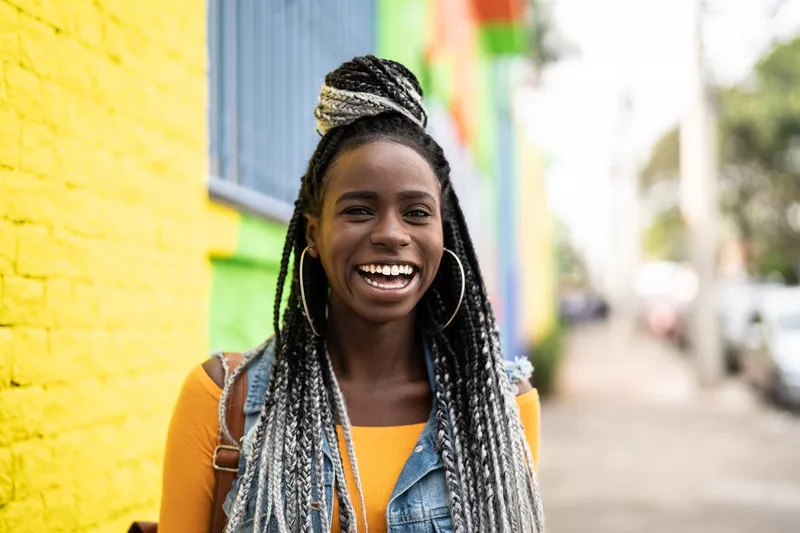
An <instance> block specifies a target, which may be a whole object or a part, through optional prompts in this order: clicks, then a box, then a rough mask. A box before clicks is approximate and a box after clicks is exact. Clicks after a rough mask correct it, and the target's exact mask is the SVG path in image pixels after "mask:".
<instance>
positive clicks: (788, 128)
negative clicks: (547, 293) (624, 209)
mask: <svg viewBox="0 0 800 533" xmlns="http://www.w3.org/2000/svg"><path fill="white" fill-rule="evenodd" d="M718 99H719V104H720V105H719V109H720V113H719V120H718V128H719V139H720V147H719V148H720V183H719V185H720V208H721V210H722V213H723V215H724V216H725V217H727V219H728V220H729V221H730V222H731V223H732V225H733V226H734V227H735V228H736V230H737V233H738V235H739V237H740V238H741V239H742V240H743V241H744V243H745V244H746V246H747V248H748V250H749V251H750V258H749V259H750V265H749V266H750V270H751V271H752V273H754V274H767V273H770V272H775V271H778V272H781V273H783V274H784V275H785V276H787V277H788V278H789V279H791V278H793V277H794V276H793V275H792V271H793V269H792V266H791V265H793V264H796V262H797V260H798V258H800V232H798V231H796V230H795V229H794V228H792V227H791V225H790V224H789V221H788V218H787V216H786V213H787V212H788V210H789V208H790V207H791V206H792V205H793V204H794V203H798V202H800V38H798V39H795V40H793V41H791V42H789V43H786V44H783V45H780V46H777V47H775V48H774V49H773V50H772V51H771V52H770V53H768V54H767V55H766V56H765V57H764V58H762V59H761V61H759V63H758V64H757V65H756V67H755V69H754V71H753V74H752V76H751V79H750V80H748V82H747V83H745V84H743V85H742V86H740V87H733V88H724V89H720V90H719V91H718ZM679 162H680V135H679V131H678V129H677V128H675V129H673V130H671V131H669V132H668V133H667V134H665V135H664V136H663V137H662V138H661V140H660V141H659V142H658V143H657V144H656V146H655V147H654V149H653V153H652V155H651V158H650V161H649V162H648V164H647V165H646V167H645V169H644V170H643V172H642V180H641V181H642V185H643V187H644V188H645V189H646V188H649V187H652V186H653V184H655V183H657V182H658V181H660V180H665V179H666V180H673V179H677V177H678V169H679V165H680V163H679ZM662 239H663V240H664V242H660V240H662ZM644 246H645V249H646V250H648V251H649V252H652V253H657V254H658V255H659V256H661V257H664V258H671V256H674V254H675V252H676V251H677V250H680V249H682V248H683V246H684V243H683V242H682V237H681V231H680V224H679V217H676V214H675V213H664V214H663V215H662V216H659V217H657V218H656V219H655V221H654V222H653V225H652V226H651V227H650V228H648V230H647V231H646V233H645V235H644Z"/></svg>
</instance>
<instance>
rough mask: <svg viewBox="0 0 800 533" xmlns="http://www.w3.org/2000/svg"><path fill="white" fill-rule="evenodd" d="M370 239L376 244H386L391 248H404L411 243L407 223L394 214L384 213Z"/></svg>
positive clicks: (373, 228)
mask: <svg viewBox="0 0 800 533" xmlns="http://www.w3.org/2000/svg"><path fill="white" fill-rule="evenodd" d="M369 240H370V242H371V243H372V244H373V245H375V246H384V247H386V248H390V249H394V248H403V247H404V246H408V245H409V244H410V243H411V237H410V236H409V234H408V231H406V227H405V223H404V222H403V220H402V219H400V218H399V217H398V216H397V215H394V214H391V215H384V216H381V217H380V218H379V219H378V221H377V222H376V223H375V225H374V226H373V227H372V232H371V233H370V236H369Z"/></svg>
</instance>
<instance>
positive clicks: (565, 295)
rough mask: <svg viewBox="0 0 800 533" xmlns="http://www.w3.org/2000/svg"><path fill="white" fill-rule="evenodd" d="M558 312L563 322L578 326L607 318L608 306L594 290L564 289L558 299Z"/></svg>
mask: <svg viewBox="0 0 800 533" xmlns="http://www.w3.org/2000/svg"><path fill="white" fill-rule="evenodd" d="M558 311H559V315H560V317H561V320H563V321H564V322H566V323H568V324H578V323H580V322H588V321H592V320H603V319H605V318H607V317H608V313H609V305H608V302H607V301H606V299H605V298H604V297H603V296H602V295H601V294H599V293H598V292H596V291H594V290H591V289H565V290H562V291H561V294H560V295H559V298H558Z"/></svg>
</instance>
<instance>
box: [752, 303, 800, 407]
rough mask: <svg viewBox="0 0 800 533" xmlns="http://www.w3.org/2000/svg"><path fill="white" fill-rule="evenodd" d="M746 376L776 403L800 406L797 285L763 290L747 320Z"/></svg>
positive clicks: (799, 339) (799, 322) (799, 332)
mask: <svg viewBox="0 0 800 533" xmlns="http://www.w3.org/2000/svg"><path fill="white" fill-rule="evenodd" d="M742 356H743V357H742V371H743V373H744V376H745V377H746V379H747V380H748V381H749V382H750V383H751V384H752V385H753V386H755V387H756V389H757V390H759V391H760V392H762V393H763V394H764V396H765V397H768V398H769V399H771V400H773V401H775V402H776V403H777V404H778V405H781V406H786V407H794V408H800V287H784V288H774V289H766V290H764V291H763V292H761V294H759V296H758V303H757V305H756V311H755V312H754V313H753V314H752V316H751V317H750V319H749V320H748V327H747V331H746V333H745V341H744V348H743V352H742Z"/></svg>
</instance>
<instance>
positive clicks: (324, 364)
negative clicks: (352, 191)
mask: <svg viewBox="0 0 800 533" xmlns="http://www.w3.org/2000/svg"><path fill="white" fill-rule="evenodd" d="M422 96H423V95H422V88H421V87H420V85H419V82H418V81H417V79H416V78H415V76H414V75H413V74H412V73H411V72H410V71H409V70H408V69H406V68H405V67H404V66H402V65H401V64H399V63H396V62H394V61H388V60H384V59H379V58H376V57H373V56H365V57H358V58H355V59H353V60H352V61H349V62H347V63H344V64H343V65H341V66H340V67H339V68H337V69H336V70H334V71H333V72H331V73H329V74H328V75H327V76H326V78H325V83H324V85H323V88H322V91H321V94H320V102H319V105H318V107H317V109H316V110H315V116H316V118H317V124H318V128H319V132H320V133H321V134H322V135H323V136H322V138H321V139H320V141H319V143H318V145H317V147H316V149H315V151H314V154H313V156H312V158H311V160H310V162H309V165H308V169H307V171H306V173H305V174H304V175H303V177H302V183H301V187H300V192H299V194H298V198H297V200H296V202H295V206H294V214H293V216H292V218H291V221H290V222H289V227H288V230H287V233H286V241H285V244H284V247H283V256H282V259H281V270H280V275H279V278H278V285H277V291H276V294H275V309H274V312H275V314H274V328H275V337H274V339H273V342H274V347H275V358H274V361H273V365H272V371H271V373H270V382H269V387H268V392H267V395H266V398H265V401H264V404H263V407H262V409H261V413H260V415H259V419H258V423H257V424H256V426H255V427H254V428H253V430H251V432H250V433H249V434H248V441H249V442H248V446H247V455H246V459H247V468H246V470H245V473H244V475H243V476H242V477H241V478H240V480H239V485H238V491H237V496H236V499H235V502H234V504H233V508H232V510H231V513H230V516H229V522H228V526H227V530H226V531H228V532H233V531H236V530H237V529H238V528H239V527H240V525H241V522H242V520H243V517H244V514H245V511H246V508H247V506H248V501H249V499H250V497H251V495H252V494H253V492H255V493H256V496H255V498H256V510H261V509H264V507H262V506H265V508H266V513H265V514H264V515H263V516H261V515H260V511H257V518H256V520H254V522H253V531H254V532H260V531H264V530H265V529H266V527H267V524H265V523H264V520H262V519H263V518H267V517H270V516H273V517H274V521H275V523H276V524H277V527H278V531H280V532H282V533H288V532H303V533H310V532H311V531H312V529H311V523H312V522H311V511H312V501H311V498H312V490H311V487H312V485H315V486H316V487H318V488H319V487H324V483H323V479H322V471H323V448H322V446H323V435H325V438H326V439H327V442H328V445H329V447H330V450H331V455H332V457H333V469H334V485H335V491H336V498H337V501H338V505H339V509H340V512H339V516H340V525H341V530H342V531H343V532H347V533H354V532H356V531H358V530H361V528H360V522H363V524H364V528H363V531H366V530H367V527H366V518H365V515H362V516H356V512H355V507H354V505H353V503H352V502H353V500H352V497H351V494H352V491H353V490H354V487H349V486H348V484H347V481H346V479H345V472H344V463H343V460H342V452H344V453H347V455H348V458H349V461H350V464H351V465H352V467H353V473H354V477H355V479H356V481H357V483H356V485H357V486H356V487H355V490H356V492H357V493H358V497H359V499H360V500H361V508H362V510H364V509H365V506H364V502H363V492H362V490H361V486H360V477H359V475H358V469H357V464H356V460H355V452H354V448H353V441H352V437H351V431H350V421H349V418H348V415H347V409H346V406H345V402H344V398H343V396H342V393H341V391H340V390H339V386H338V383H337V380H336V376H335V375H334V372H333V368H332V366H331V362H330V358H329V357H328V353H327V350H326V345H325V334H324V331H325V322H326V314H325V313H326V305H327V294H328V281H327V278H326V276H325V272H324V270H323V269H322V265H321V263H320V262H319V261H317V260H308V259H307V260H306V261H305V265H304V267H305V270H304V281H305V293H306V299H307V304H308V310H309V317H310V319H311V320H312V321H313V323H314V325H315V327H316V329H317V331H319V332H322V333H321V336H320V337H317V336H316V335H315V334H314V331H313V330H312V328H311V326H310V325H309V323H308V321H307V320H306V317H305V316H304V313H303V308H302V303H301V300H300V297H301V289H300V255H301V253H302V251H303V249H304V248H305V247H306V219H305V215H306V214H312V215H317V216H318V215H319V213H320V210H321V205H322V196H323V193H324V180H325V175H326V172H327V170H328V168H330V166H331V164H332V163H333V162H334V160H335V159H336V157H337V156H338V155H340V154H342V153H343V152H345V151H347V150H350V149H353V148H354V147H356V146H360V145H363V144H366V143H369V142H372V141H374V140H378V139H388V140H392V141H394V142H398V143H401V144H404V145H406V146H408V147H410V148H412V149H414V150H415V151H417V152H418V153H419V154H420V155H421V156H422V157H423V158H425V159H426V160H427V161H428V163H429V164H430V166H431V168H432V169H433V171H434V173H435V174H436V176H437V178H438V179H439V182H440V185H441V194H442V206H443V208H442V209H443V217H442V220H443V234H444V245H445V247H447V248H449V249H450V250H452V251H453V252H455V253H456V254H457V255H458V256H459V257H460V258H461V260H462V263H463V269H464V275H465V277H466V294H465V296H464V302H463V305H462V307H461V309H460V311H459V312H458V314H457V316H456V317H455V319H454V320H453V322H452V323H451V324H450V326H449V327H448V328H446V329H444V330H442V331H436V330H438V329H439V326H440V325H443V324H444V323H445V322H446V321H447V319H448V318H449V317H450V316H451V315H452V313H453V310H454V309H455V308H456V304H457V299H458V296H459V294H460V288H461V279H460V278H461V272H460V270H459V269H458V268H457V266H456V265H455V264H454V262H453V261H450V262H449V263H450V264H451V267H450V268H447V267H446V266H445V265H446V263H443V264H442V266H441V267H440V269H439V272H438V273H437V275H436V277H435V278H434V281H433V282H432V284H431V287H430V288H429V289H428V291H427V293H426V294H425V296H424V297H423V298H422V300H421V301H420V302H419V304H418V306H417V310H416V319H417V322H418V329H419V330H420V331H421V332H423V334H424V335H425V339H426V342H427V344H428V346H429V348H430V351H431V354H432V358H433V364H434V374H435V382H436V383H435V385H436V386H435V397H434V401H435V416H436V443H437V450H438V452H439V453H440V455H441V458H442V463H443V465H444V471H445V479H446V484H447V491H448V497H449V504H450V511H451V516H452V522H453V526H454V531H455V532H456V533H472V532H476V531H480V532H484V531H491V532H509V531H513V532H526V533H527V532H536V533H542V532H544V518H543V512H542V505H541V500H540V496H539V489H538V485H537V482H536V477H535V472H534V464H533V459H532V456H531V452H530V449H529V447H528V444H527V441H526V440H525V437H524V433H523V429H522V424H521V422H520V418H519V411H518V409H517V404H516V401H515V398H514V391H513V390H512V386H511V384H510V382H509V380H508V378H507V376H506V373H505V369H504V363H503V358H502V354H501V352H500V349H499V336H498V332H497V327H496V322H495V317H494V312H493V310H492V306H491V304H490V302H489V298H488V296H487V292H486V288H485V285H484V283H483V279H482V277H481V272H480V268H479V265H478V258H477V255H476V253H475V249H474V246H473V244H472V241H471V239H470V236H469V232H468V231H467V224H466V220H465V218H464V214H463V212H462V210H461V207H460V206H459V202H458V198H457V196H456V194H455V192H454V190H453V187H452V184H451V181H450V166H449V164H448V162H447V159H446V158H445V156H444V153H443V151H442V149H441V147H440V146H439V145H438V144H437V143H436V142H435V141H434V140H433V139H432V138H431V137H430V136H429V135H428V134H427V133H426V132H425V126H426V125H427V116H426V114H425V110H424V108H423V104H422ZM287 278H288V279H289V289H288V298H287V300H286V306H285V309H284V311H283V314H281V306H282V303H283V302H284V296H285V294H284V289H285V285H286V281H287ZM281 317H282V318H281ZM256 355H258V352H257V351H256V352H253V353H252V354H251V359H252V358H253V357H255V356H256ZM245 366H246V365H240V367H239V368H238V369H237V371H236V372H234V373H233V375H231V376H229V377H228V379H227V384H226V387H225V389H224V391H223V400H222V403H221V404H222V405H225V399H226V398H227V396H228V394H229V391H230V385H231V384H232V383H233V381H234V380H235V379H236V374H237V373H238V371H240V370H241V369H243V368H244V367H245ZM221 420H222V423H223V431H224V432H226V433H227V429H226V428H225V426H224V417H222V419H221ZM337 425H339V426H341V428H342V431H343V432H344V440H345V442H346V445H347V449H346V450H340V449H339V444H338V442H339V441H338V438H337ZM312 476H313V477H314V478H315V479H313V480H312ZM318 490H320V489H318ZM317 497H318V499H321V500H324V498H323V497H322V495H321V494H318V495H317ZM315 506H319V509H320V511H321V518H322V523H323V524H327V523H328V517H329V516H330V513H331V512H332V509H328V508H326V506H325V502H324V501H321V502H316V503H315Z"/></svg>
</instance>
